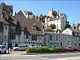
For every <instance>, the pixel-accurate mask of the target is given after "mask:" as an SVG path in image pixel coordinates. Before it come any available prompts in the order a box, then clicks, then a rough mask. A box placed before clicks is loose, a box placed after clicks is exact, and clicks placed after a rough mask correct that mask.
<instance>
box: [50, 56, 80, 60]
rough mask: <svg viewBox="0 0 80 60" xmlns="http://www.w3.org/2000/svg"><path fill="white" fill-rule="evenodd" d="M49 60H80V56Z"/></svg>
mask: <svg viewBox="0 0 80 60" xmlns="http://www.w3.org/2000/svg"><path fill="white" fill-rule="evenodd" d="M49 60H80V56H77V57H67V58H57V59H49Z"/></svg>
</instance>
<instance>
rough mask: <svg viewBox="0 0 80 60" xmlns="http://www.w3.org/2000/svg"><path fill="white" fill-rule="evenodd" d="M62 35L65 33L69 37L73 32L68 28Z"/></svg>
mask: <svg viewBox="0 0 80 60" xmlns="http://www.w3.org/2000/svg"><path fill="white" fill-rule="evenodd" d="M62 33H63V34H69V35H72V30H71V29H69V28H67V29H65V30H64V31H63V32H62Z"/></svg>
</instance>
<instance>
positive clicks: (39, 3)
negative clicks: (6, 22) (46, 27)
mask: <svg viewBox="0 0 80 60" xmlns="http://www.w3.org/2000/svg"><path fill="white" fill-rule="evenodd" d="M0 2H5V3H6V4H10V5H13V11H14V13H15V12H19V11H20V10H23V11H24V10H26V11H32V12H33V14H34V15H41V14H43V15H47V14H48V10H49V9H51V8H53V10H56V11H59V12H60V13H65V14H66V15H67V19H68V21H69V22H70V24H73V23H76V24H77V23H80V1H79V0H76V1H74V0H67V1H64V0H0Z"/></svg>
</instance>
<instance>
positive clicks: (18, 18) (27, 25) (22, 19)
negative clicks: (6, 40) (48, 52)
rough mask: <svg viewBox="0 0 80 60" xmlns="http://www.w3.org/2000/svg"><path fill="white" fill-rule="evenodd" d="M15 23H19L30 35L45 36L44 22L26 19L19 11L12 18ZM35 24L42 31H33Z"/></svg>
mask: <svg viewBox="0 0 80 60" xmlns="http://www.w3.org/2000/svg"><path fill="white" fill-rule="evenodd" d="M12 19H13V23H15V24H16V22H17V21H18V22H19V24H20V26H21V27H24V28H26V31H28V32H29V33H30V34H33V35H43V34H44V33H43V25H42V22H41V21H39V20H38V19H35V18H26V17H25V15H24V14H23V12H22V11H19V12H18V13H17V14H16V15H15V16H14V17H12ZM34 24H35V25H36V26H37V27H38V28H39V29H40V31H38V30H35V29H33V26H34Z"/></svg>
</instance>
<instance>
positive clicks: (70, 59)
mask: <svg viewBox="0 0 80 60" xmlns="http://www.w3.org/2000/svg"><path fill="white" fill-rule="evenodd" d="M0 60H80V52H75V53H54V54H34V55H24V54H23V52H14V53H12V54H1V55H0Z"/></svg>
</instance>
